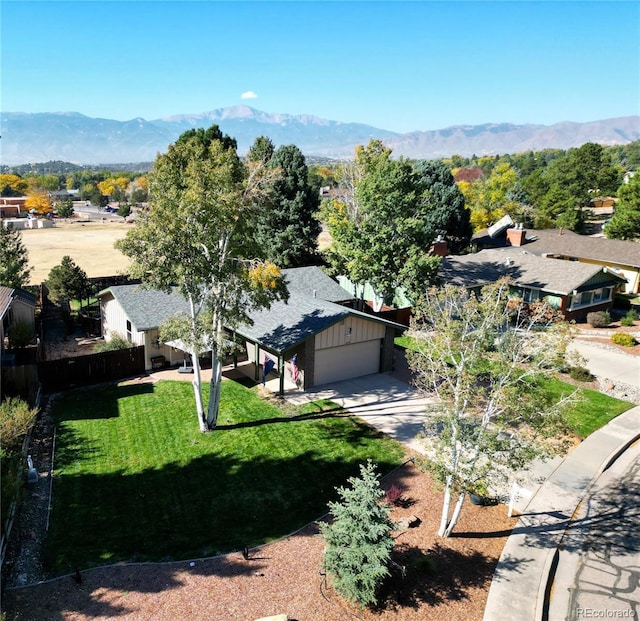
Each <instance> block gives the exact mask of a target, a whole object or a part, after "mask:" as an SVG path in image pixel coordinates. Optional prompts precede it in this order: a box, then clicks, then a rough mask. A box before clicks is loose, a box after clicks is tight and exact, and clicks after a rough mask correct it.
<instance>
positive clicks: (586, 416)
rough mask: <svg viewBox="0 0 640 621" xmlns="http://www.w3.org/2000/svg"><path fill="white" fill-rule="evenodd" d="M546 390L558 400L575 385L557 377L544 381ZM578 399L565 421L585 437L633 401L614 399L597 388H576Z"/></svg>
mask: <svg viewBox="0 0 640 621" xmlns="http://www.w3.org/2000/svg"><path fill="white" fill-rule="evenodd" d="M546 384H547V390H548V391H549V392H550V393H551V394H552V395H553V398H554V400H557V401H559V400H560V399H562V398H563V397H566V396H568V395H570V394H571V393H572V392H573V391H575V390H576V387H575V386H573V385H571V384H567V383H565V382H562V381H560V380H558V379H549V380H547V381H546ZM577 390H578V394H577V398H578V401H577V402H576V403H575V404H573V405H571V406H570V407H569V409H568V411H567V412H566V413H565V421H566V423H567V425H568V427H569V429H570V430H571V431H573V432H574V433H575V434H577V435H578V436H579V437H580V438H586V437H587V436H588V435H590V434H591V433H593V432H594V431H595V430H596V429H600V427H602V426H603V425H606V424H607V423H608V422H609V421H610V420H612V419H613V418H615V417H616V416H618V415H619V414H622V412H626V411H627V410H630V409H631V408H632V407H634V404H633V403H629V402H628V401H621V400H620V399H614V398H613V397H609V396H608V395H605V394H603V393H601V392H598V391H597V390H589V389H587V388H578V389H577Z"/></svg>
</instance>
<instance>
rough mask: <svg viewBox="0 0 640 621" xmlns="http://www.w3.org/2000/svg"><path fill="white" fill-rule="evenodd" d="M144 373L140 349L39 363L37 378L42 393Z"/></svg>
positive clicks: (142, 353) (142, 347)
mask: <svg viewBox="0 0 640 621" xmlns="http://www.w3.org/2000/svg"><path fill="white" fill-rule="evenodd" d="M144 372H145V364H144V346H142V345H141V346H140V347H131V348H129V349H118V350H115V351H105V352H101V353H99V354H89V355H87V356H76V357H74V358H61V359H59V360H44V361H42V362H39V363H38V378H39V380H40V383H41V384H42V388H43V390H44V391H45V392H55V391H58V390H65V389H66V388H71V387H72V386H84V385H87V384H98V383H100V382H106V381H109V380H116V379H123V378H125V377H131V376H132V375H138V374H140V373H144Z"/></svg>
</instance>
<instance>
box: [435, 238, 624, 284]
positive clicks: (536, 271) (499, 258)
mask: <svg viewBox="0 0 640 621" xmlns="http://www.w3.org/2000/svg"><path fill="white" fill-rule="evenodd" d="M509 262H510V263H511V264H509ZM603 274H606V276H605V278H604V279H603V278H601V276H602V275H603ZM440 275H441V277H442V278H443V280H444V282H445V283H451V284H455V285H459V286H463V287H473V286H480V285H486V284H489V283H492V282H495V281H496V280H498V279H499V278H501V277H502V276H511V277H512V278H513V280H514V281H515V282H516V283H517V284H519V285H521V286H525V287H531V288H535V289H541V290H543V291H547V292H549V293H556V294H560V295H568V294H569V293H571V292H572V291H573V290H576V289H580V287H582V286H584V285H586V284H587V283H588V281H590V280H592V279H598V281H599V282H600V284H601V285H604V284H606V282H610V283H611V284H614V283H616V284H617V283H619V282H621V281H622V279H621V278H620V277H619V276H616V275H615V274H611V273H605V272H604V271H603V268H602V267H601V266H599V265H591V264H588V263H580V262H578V261H562V260H560V259H550V258H543V257H539V256H537V255H535V254H531V253H530V252H528V251H526V250H524V249H523V248H515V247H514V248H500V249H493V250H481V251H480V252H477V253H475V254H468V255H464V256H449V257H447V258H446V259H444V260H443V261H442V264H441V271H440Z"/></svg>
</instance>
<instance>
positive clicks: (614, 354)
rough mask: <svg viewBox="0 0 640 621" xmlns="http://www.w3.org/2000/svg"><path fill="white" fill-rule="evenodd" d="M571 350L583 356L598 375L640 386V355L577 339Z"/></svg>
mask: <svg viewBox="0 0 640 621" xmlns="http://www.w3.org/2000/svg"><path fill="white" fill-rule="evenodd" d="M569 351H577V352H578V353H579V354H580V355H581V356H583V357H584V358H585V359H586V361H587V363H586V366H587V368H588V369H589V371H591V373H593V375H595V376H596V377H602V378H606V379H609V380H611V381H613V382H616V383H621V384H627V385H629V386H634V387H636V388H640V357H638V356H632V355H630V354H625V353H622V352H619V351H617V350H614V349H611V348H607V347H602V346H598V345H595V344H592V343H587V342H585V341H582V340H577V339H574V340H573V341H572V342H571V344H570V345H569Z"/></svg>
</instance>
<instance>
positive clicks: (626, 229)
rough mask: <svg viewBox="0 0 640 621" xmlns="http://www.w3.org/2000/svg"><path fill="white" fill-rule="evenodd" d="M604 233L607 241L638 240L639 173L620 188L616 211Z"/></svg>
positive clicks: (639, 207)
mask: <svg viewBox="0 0 640 621" xmlns="http://www.w3.org/2000/svg"><path fill="white" fill-rule="evenodd" d="M604 232H605V235H606V236H607V237H608V238H609V239H638V238H640V173H636V174H635V175H634V176H633V177H631V179H629V182H628V183H623V184H622V185H621V186H620V189H619V190H618V203H617V204H616V211H615V213H614V215H613V218H611V222H608V223H607V225H606V226H605V227H604Z"/></svg>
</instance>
